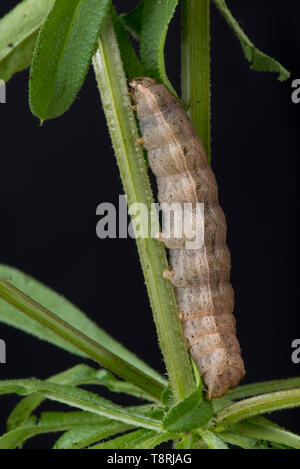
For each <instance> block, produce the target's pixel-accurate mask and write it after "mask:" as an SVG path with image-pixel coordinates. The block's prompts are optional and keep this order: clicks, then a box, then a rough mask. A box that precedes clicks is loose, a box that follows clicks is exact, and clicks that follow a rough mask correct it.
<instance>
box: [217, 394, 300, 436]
mask: <svg viewBox="0 0 300 469" xmlns="http://www.w3.org/2000/svg"><path fill="white" fill-rule="evenodd" d="M299 406H300V389H299V388H298V389H292V390H288V391H279V392H273V393H269V394H263V395H261V396H256V397H251V398H249V399H244V400H243V401H239V402H236V403H235V404H232V405H230V406H228V407H225V409H222V410H220V411H219V412H217V414H216V417H214V419H213V420H212V421H211V422H210V424H209V426H210V428H216V429H217V430H218V431H222V430H223V429H225V428H226V427H228V426H231V425H233V424H235V423H237V422H240V421H241V420H245V419H249V418H251V417H254V416H257V415H261V414H264V413H269V412H274V411H277V410H283V409H289V408H293V407H299Z"/></svg>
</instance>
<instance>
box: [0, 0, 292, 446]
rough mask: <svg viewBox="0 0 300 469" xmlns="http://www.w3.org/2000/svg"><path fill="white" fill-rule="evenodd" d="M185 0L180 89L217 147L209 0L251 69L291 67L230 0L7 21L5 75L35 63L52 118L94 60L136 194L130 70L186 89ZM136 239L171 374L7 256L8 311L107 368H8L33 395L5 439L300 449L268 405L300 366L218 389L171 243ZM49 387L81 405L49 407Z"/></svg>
mask: <svg viewBox="0 0 300 469" xmlns="http://www.w3.org/2000/svg"><path fill="white" fill-rule="evenodd" d="M178 3H181V8H182V96H181V101H182V103H183V105H184V106H185V108H186V110H187V112H189V114H190V116H191V118H192V120H193V123H194V125H195V128H196V130H197V132H198V133H199V136H200V137H201V139H202V142H203V144H204V147H205V149H206V152H207V155H208V158H209V159H210V8H211V3H214V4H215V5H216V7H217V8H218V9H219V10H220V12H221V14H222V15H223V16H224V18H225V20H226V21H227V22H228V24H229V25H230V26H231V28H232V29H233V31H234V32H235V34H236V35H237V37H238V39H239V40H240V43H241V46H242V49H243V51H244V53H245V56H246V58H247V59H248V61H249V62H250V64H251V67H252V68H253V69H255V70H260V71H270V72H277V73H278V74H279V80H285V79H287V78H288V77H289V73H288V71H287V70H286V69H285V68H284V67H283V66H282V65H281V64H279V63H278V62H277V61H276V60H275V59H272V58H270V57H268V56H267V55H265V54H263V53H262V52H260V51H259V50H258V49H256V48H255V46H254V45H253V43H252V42H251V41H250V39H249V38H248V37H247V36H246V34H245V33H244V31H243V30H242V29H241V27H240V25H239V23H238V22H237V21H236V20H235V19H234V17H233V16H232V14H231V12H230V11H229V9H228V7H227V5H226V3H225V1H224V0H211V1H210V0H181V2H179V1H178V0H141V1H140V2H137V5H136V7H135V8H134V9H133V10H132V11H130V12H129V13H124V14H121V15H118V14H117V13H116V11H115V9H114V6H113V1H110V0H56V1H54V0H23V1H21V2H20V3H19V4H18V5H17V6H16V7H15V8H14V9H13V10H12V11H11V12H10V13H8V14H7V15H6V16H4V17H3V18H2V19H1V20H0V78H2V79H3V80H5V81H8V80H9V79H10V78H11V77H12V76H13V75H14V74H15V73H16V72H18V71H21V70H24V69H26V68H27V67H29V66H30V73H29V100H30V108H31V111H32V113H33V114H34V115H35V116H37V117H38V118H39V119H40V121H41V122H43V121H45V120H46V119H51V118H56V117H59V116H60V115H61V114H63V113H64V112H65V111H67V110H68V109H69V107H70V106H71V104H72V103H73V101H74V99H75V97H76V96H77V93H78V91H79V90H80V87H81V85H82V83H83V81H84V78H85V76H86V73H87V71H88V67H89V64H90V62H91V60H92V63H93V67H94V70H95V76H96V80H97V83H98V87H99V91H100V95H101V101H102V105H103V108H104V111H105V115H106V119H107V124H108V128H109V131H110V135H111V139H112V143H113V147H114V152H115V155H116V158H117V163H118V166H119V169H120V174H121V178H122V181H123V186H124V191H125V194H126V196H127V199H128V203H129V204H131V203H133V202H143V203H144V204H145V205H146V206H150V204H151V203H152V202H153V194H152V190H151V186H150V182H149V177H148V170H147V164H146V161H145V157H144V154H143V151H142V149H141V147H140V146H139V145H138V144H137V143H136V140H137V138H138V137H139V133H138V128H137V124H136V119H135V116H134V113H133V110H132V109H131V107H130V104H131V103H130V97H129V94H128V81H129V80H131V79H132V78H134V77H136V76H150V77H152V78H154V79H155V80H157V81H158V82H161V83H163V84H165V85H166V86H167V87H168V88H169V89H170V91H171V92H173V93H174V94H175V91H174V89H173V86H172V84H171V81H170V80H169V78H168V77H167V73H166V68H165V61H164V44H165V39H166V35H167V31H168V26H169V23H170V21H171V19H172V17H173V15H174V12H175V9H176V8H178ZM132 38H134V39H135V41H137V43H138V45H139V54H137V53H136V51H135V49H134V47H133V45H132V42H131V39H132ZM137 247H138V251H139V255H140V260H141V265H142V269H143V273H144V277H145V282H146V286H147V289H148V294H149V298H150V302H151V307H152V311H153V317H154V321H155V324H156V328H157V334H158V339H159V346H160V348H161V351H162V355H163V358H164V361H165V365H166V371H167V375H168V380H166V379H165V378H164V377H162V376H160V375H159V374H158V373H157V372H156V371H154V370H153V369H152V368H151V367H150V366H148V365H147V364H146V363H144V362H143V361H142V360H140V359H139V358H137V357H136V356H135V355H134V354H133V353H131V352H130V351H129V350H127V349H126V348H125V347H124V346H122V345H121V344H119V343H118V342H117V341H116V340H115V339H113V338H112V337H111V336H109V335H108V334H107V333H106V332H105V331H103V330H102V329H101V328H100V327H99V326H98V325H96V324H95V323H94V322H92V321H91V320H90V319H88V318H87V317H86V316H85V314H84V313H82V312H81V311H79V310H78V309H77V308H76V307H75V306H74V305H72V304H71V303H70V302H69V301H67V300H66V299H65V298H63V297H62V296H60V295H58V294H57V293H55V292H53V291H52V290H50V289H49V288H47V287H45V286H44V285H42V284H40V283H39V282H38V281H36V280H34V279H32V278H31V277H29V276H28V275H26V274H24V273H22V272H19V271H17V270H16V269H14V268H12V267H9V266H5V265H1V266H0V277H1V279H0V298H1V300H0V321H1V322H3V323H6V324H9V325H12V326H14V327H16V328H19V329H21V330H23V331H25V332H27V333H29V334H32V335H34V336H36V337H39V338H40V339H43V340H46V341H48V342H50V343H52V344H54V345H56V346H58V347H61V348H63V349H65V350H67V351H69V352H71V353H74V354H76V355H78V356H79V357H85V358H90V359H92V360H94V362H96V363H97V364H98V365H100V366H101V367H103V368H100V369H99V368H92V367H90V366H87V365H83V364H78V365H77V366H75V367H74V368H72V369H69V370H67V371H63V372H61V373H59V374H58V375H55V376H52V377H50V378H49V379H47V380H44V381H42V380H37V379H32V378H31V379H22V380H18V379H16V380H2V381H0V394H9V393H14V394H18V395H20V396H23V399H22V400H21V401H20V402H19V403H18V404H17V406H16V407H15V408H14V409H13V411H12V412H11V414H10V416H9V418H8V421H7V433H5V434H4V435H2V436H1V437H0V449H1V448H2V449H13V448H17V447H21V446H22V445H23V444H24V443H25V442H26V440H28V439H29V438H32V437H33V436H35V435H39V434H42V433H50V432H56V433H57V432H62V436H60V438H59V439H58V440H57V442H56V444H55V446H54V448H56V449H71V448H76V449H79V448H95V449H121V448H126V449H130V448H135V449H139V448H140V449H150V448H154V447H156V446H158V445H160V444H161V443H163V442H166V441H173V442H174V445H175V446H176V447H177V448H178V449H190V448H195V449H196V448H199V449H203V448H210V449H228V448H230V445H233V446H238V447H241V448H244V449H257V448H262V449H268V448H298V449H300V436H298V435H296V434H294V433H292V432H290V431H288V430H285V429H283V428H281V427H279V426H278V425H276V424H274V423H273V422H271V421H270V420H269V419H267V418H265V417H262V415H263V414H265V413H270V412H272V411H276V410H280V409H286V408H292V407H296V406H300V378H293V379H285V380H278V381H273V382H268V383H258V384H252V385H246V386H240V387H239V388H237V389H236V390H234V391H231V392H229V393H228V394H227V395H226V396H225V397H223V398H221V399H216V400H214V401H213V402H212V403H211V402H208V401H207V400H206V399H205V397H204V394H203V391H204V389H203V384H202V381H201V378H200V376H199V374H198V372H197V370H196V368H195V367H194V365H193V363H192V362H191V360H190V358H189V355H188V353H187V349H186V345H185V342H184V339H183V334H182V330H181V326H180V323H179V320H178V312H177V305H176V300H175V295H174V291H173V288H172V286H171V284H170V282H167V281H166V280H164V279H163V276H162V272H163V270H164V269H165V268H167V257H166V253H165V250H164V247H163V246H162V244H161V243H158V242H157V241H156V240H154V239H152V238H141V237H139V238H137ZM7 278H9V279H11V280H9V281H8V280H7ZM119 378H121V379H119ZM89 384H93V385H100V386H106V387H107V388H108V389H109V390H110V391H113V392H118V393H125V394H129V395H133V396H136V397H138V398H140V399H141V403H140V405H137V406H134V407H122V406H119V405H117V404H114V403H112V402H110V401H108V400H106V399H104V398H102V397H101V396H100V395H98V394H96V393H93V392H90V391H86V390H84V389H82V388H81V387H80V386H81V385H89ZM45 399H50V400H53V401H57V402H61V403H64V404H67V405H69V406H70V407H71V408H72V409H73V410H70V411H69V412H43V413H41V414H40V415H38V414H37V408H38V406H39V405H40V404H41V403H42V402H43V401H44V400H45ZM145 402H146V403H145ZM74 408H76V409H77V410H76V411H74Z"/></svg>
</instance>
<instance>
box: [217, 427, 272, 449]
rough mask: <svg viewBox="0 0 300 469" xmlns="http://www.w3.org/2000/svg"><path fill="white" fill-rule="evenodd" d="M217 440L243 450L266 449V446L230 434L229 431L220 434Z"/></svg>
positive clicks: (251, 439)
mask: <svg viewBox="0 0 300 469" xmlns="http://www.w3.org/2000/svg"><path fill="white" fill-rule="evenodd" d="M218 436H219V438H221V440H223V441H225V443H228V444H230V445H234V446H239V447H240V448H243V449H267V448H268V446H267V445H266V444H263V443H262V442H260V441H257V440H255V439H254V438H248V437H246V436H244V435H241V434H237V433H232V432H231V431H228V432H225V433H220V434H219V435H218Z"/></svg>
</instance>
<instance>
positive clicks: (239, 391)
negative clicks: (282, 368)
mask: <svg viewBox="0 0 300 469" xmlns="http://www.w3.org/2000/svg"><path fill="white" fill-rule="evenodd" d="M299 387H300V378H299V377H297V378H288V379H277V380H274V381H265V382H263V383H253V384H244V385H243V386H239V387H238V388H236V389H232V390H231V391H229V392H228V394H227V397H229V398H230V399H244V398H245V397H251V396H256V395H257V394H266V393H269V392H275V391H284V390H286V389H293V388H299Z"/></svg>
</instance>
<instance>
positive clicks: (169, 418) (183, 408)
mask: <svg viewBox="0 0 300 469" xmlns="http://www.w3.org/2000/svg"><path fill="white" fill-rule="evenodd" d="M212 414H213V408H212V405H211V403H210V402H208V401H207V400H203V396H202V383H201V382H200V383H199V385H198V387H197V389H196V390H195V391H194V392H192V393H191V394H190V395H189V396H188V397H186V398H185V399H184V400H182V401H181V402H179V403H178V404H176V405H175V406H173V407H171V409H170V410H169V411H168V413H167V414H166V416H165V418H164V419H163V428H164V429H165V430H167V431H168V432H174V433H177V432H186V431H191V430H194V429H195V428H198V427H200V426H202V425H204V424H205V423H206V422H208V421H209V419H210V418H211V416H212Z"/></svg>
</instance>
